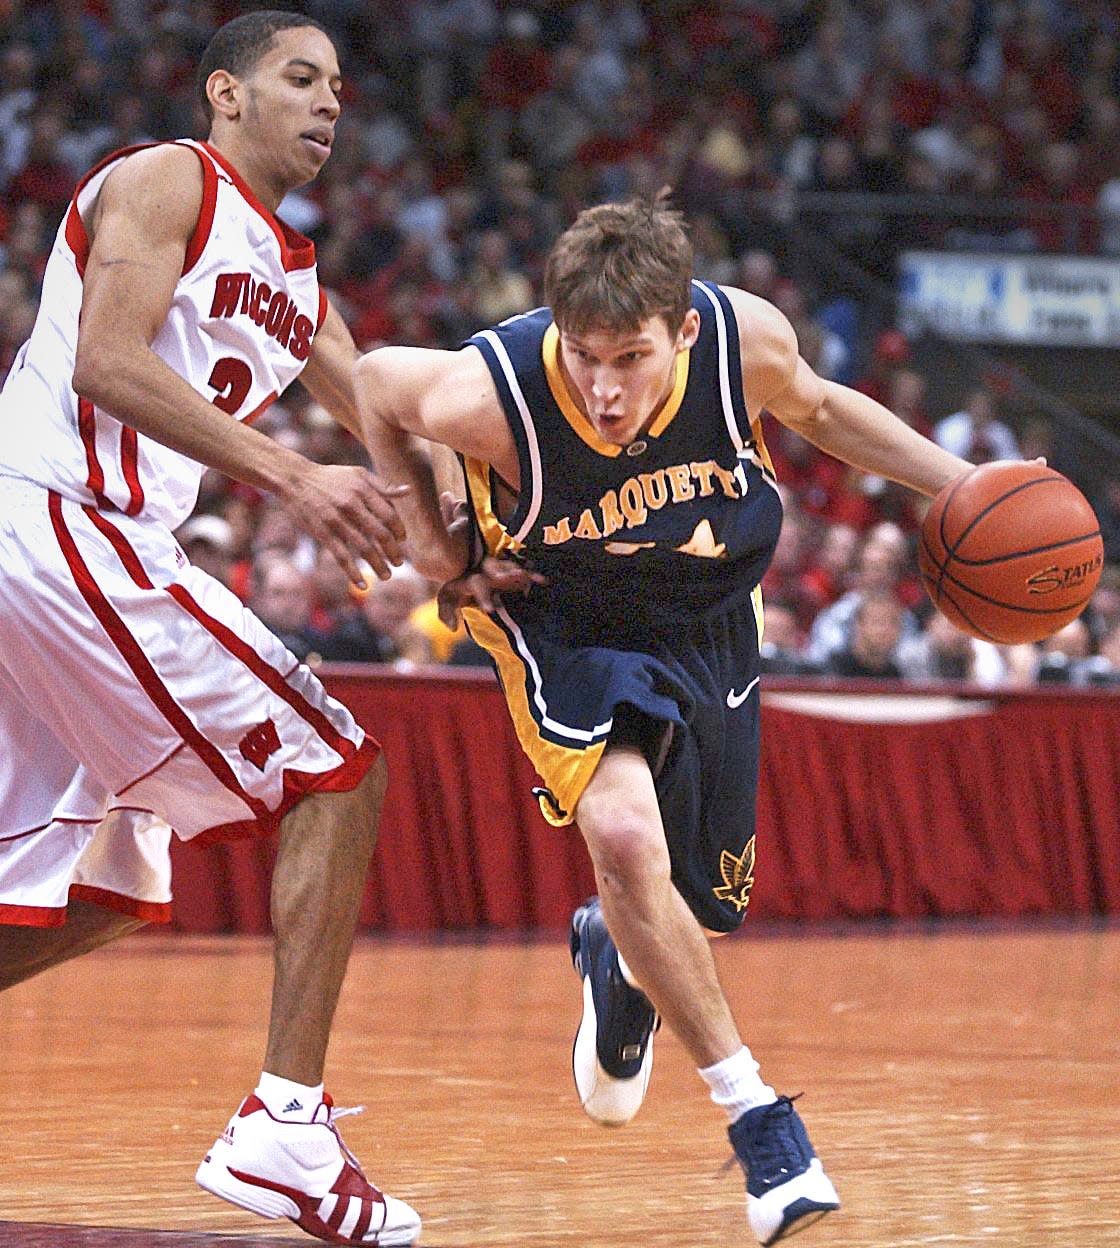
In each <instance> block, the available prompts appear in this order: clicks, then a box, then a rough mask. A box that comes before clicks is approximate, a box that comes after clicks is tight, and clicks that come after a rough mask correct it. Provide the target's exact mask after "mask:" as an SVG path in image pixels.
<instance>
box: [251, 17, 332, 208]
mask: <svg viewBox="0 0 1120 1248" xmlns="http://www.w3.org/2000/svg"><path fill="white" fill-rule="evenodd" d="M245 86H246V88H247V91H248V103H247V106H246V108H245V114H244V117H245V122H246V124H248V125H249V126H250V127H252V129H253V130H254V131H255V133H254V136H253V137H254V142H255V145H256V146H257V149H258V150H259V151H260V152H261V154H262V155H267V157H268V158H269V164H270V165H271V166H272V167H273V168H274V169H275V171H276V175H277V181H282V182H283V183H284V184H286V185H287V186H289V187H294V186H302V185H303V184H304V183H305V182H310V181H311V179H312V178H314V177H315V175H316V174H317V173H318V172H319V170H320V169H321V168H322V167H323V165H324V164H325V163H326V160H327V157H328V156H329V155H330V154H331V146H332V145H333V143H334V127H335V122H336V121H337V120H338V114H339V112H340V111H341V106H340V104H339V98H338V97H339V92H340V91H341V89H342V78H341V76H340V74H339V69H338V57H337V56H336V54H335V50H334V45H333V44H332V43H331V41H330V40H329V39H328V38H327V36H326V35H324V34H323V32H322V31H320V30H316V29H315V28H314V27H313V26H295V27H292V28H291V29H289V30H281V31H278V32H277V34H276V35H275V36H274V37H273V40H272V46H271V47H270V48H269V50H268V51H267V52H266V53H265V54H264V56H262V57H261V58H260V60H259V61H258V62H257V63H256V65H255V66H254V68H253V70H252V72H251V73H250V74H249V75H248V76H247V77H246V79H245Z"/></svg>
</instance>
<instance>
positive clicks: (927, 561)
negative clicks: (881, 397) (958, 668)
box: [918, 460, 1104, 643]
mask: <svg viewBox="0 0 1120 1248" xmlns="http://www.w3.org/2000/svg"><path fill="white" fill-rule="evenodd" d="M918 564H919V566H920V567H921V571H922V581H923V582H924V584H925V587H926V589H927V591H928V592H929V596H930V597H931V598H932V599H933V603H934V606H936V607H937V609H938V610H939V611H941V612H942V613H943V614H945V615H946V616H948V618H949V619H950V620H952V621H953V623H954V624H956V625H957V627H958V628H961V629H963V630H964V631H965V632H966V633H971V634H972V635H973V636H974V637H982V638H984V639H985V640H986V641H998V642H1008V643H1013V642H1023V641H1041V640H1042V638H1043V637H1049V636H1050V634H1051V633H1056V632H1057V631H1058V629H1060V628H1062V627H1063V626H1064V625H1066V624H1068V623H1069V622H1070V620H1073V619H1076V618H1077V616H1078V615H1080V614H1081V612H1082V611H1083V610H1084V608H1085V604H1086V603H1087V602H1088V601H1089V598H1090V596H1091V595H1092V593H1093V590H1094V589H1095V588H1096V586H1097V581H1098V580H1100V575H1101V567H1102V565H1103V564H1104V544H1103V542H1102V541H1101V530H1100V525H1099V523H1098V522H1097V517H1096V515H1095V513H1094V512H1093V509H1092V507H1090V506H1089V503H1088V500H1087V499H1086V498H1085V495H1084V494H1082V493H1081V491H1080V490H1079V489H1078V488H1077V486H1075V485H1074V484H1073V482H1072V481H1069V480H1068V479H1067V478H1065V477H1063V476H1062V474H1061V473H1060V472H1055V471H1054V469H1053V468H1047V467H1046V466H1045V465H1043V464H1038V463H1034V462H1013V461H1011V460H1000V461H997V462H995V463H991V464H981V466H980V467H979V468H974V469H973V470H972V471H971V472H967V473H965V474H964V476H962V477H958V478H957V479H956V480H955V481H950V482H949V484H948V485H947V486H945V488H944V489H943V490H942V491H941V493H940V494H938V495H937V497H936V498H935V499H934V500H933V503H932V505H931V506H930V509H929V512H928V514H927V515H926V518H925V523H924V524H923V525H922V542H921V546H920V548H919V550H918Z"/></svg>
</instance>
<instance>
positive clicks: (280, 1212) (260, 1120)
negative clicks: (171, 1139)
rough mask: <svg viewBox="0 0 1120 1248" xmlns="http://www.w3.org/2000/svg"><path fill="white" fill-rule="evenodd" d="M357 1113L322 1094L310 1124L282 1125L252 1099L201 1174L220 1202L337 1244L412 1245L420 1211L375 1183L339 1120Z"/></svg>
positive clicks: (200, 1180)
mask: <svg viewBox="0 0 1120 1248" xmlns="http://www.w3.org/2000/svg"><path fill="white" fill-rule="evenodd" d="M356 1112H357V1111H356V1110H336V1109H335V1108H334V1106H333V1103H332V1101H331V1098H330V1097H329V1096H324V1097H323V1101H322V1103H321V1104H320V1105H319V1106H318V1108H317V1109H316V1110H315V1115H314V1117H313V1119H312V1121H311V1122H283V1121H281V1120H280V1119H277V1118H274V1117H273V1116H272V1115H271V1114H270V1113H269V1112H268V1110H267V1109H266V1108H265V1105H264V1102H263V1101H262V1100H261V1099H260V1098H259V1097H258V1096H256V1095H255V1094H254V1095H252V1096H248V1097H246V1098H245V1100H244V1101H242V1102H241V1107H240V1109H238V1111H237V1113H236V1114H234V1116H233V1117H232V1118H231V1119H230V1121H229V1125H228V1126H227V1127H226V1129H225V1130H224V1131H223V1132H222V1134H221V1136H220V1137H219V1138H218V1139H217V1140H216V1141H215V1143H214V1145H213V1147H212V1148H211V1149H210V1151H209V1152H208V1153H207V1154H206V1156H205V1158H203V1161H202V1164H201V1165H200V1166H199V1167H198V1172H197V1173H196V1174H195V1179H196V1180H197V1182H198V1183H199V1185H200V1186H202V1187H204V1188H205V1189H206V1191H208V1192H212V1193H213V1194H214V1195H215V1196H220V1197H221V1198H222V1200H228V1201H229V1202H230V1203H231V1204H234V1205H240V1206H241V1208H242V1209H248V1210H250V1211H251V1212H253V1213H259V1214H260V1215H261V1217H264V1218H291V1219H292V1221H293V1222H295V1224H296V1225H297V1226H298V1227H299V1228H300V1229H301V1230H304V1231H306V1232H307V1233H308V1234H309V1235H314V1236H316V1237H317V1238H318V1239H325V1240H327V1241H328V1242H329V1243H332V1244H365V1245H371V1246H372V1245H376V1246H377V1248H400V1246H402V1245H405V1244H411V1243H414V1242H415V1241H416V1239H417V1238H418V1237H419V1235H420V1216H419V1214H417V1212H416V1211H415V1210H414V1209H412V1208H411V1207H410V1206H409V1205H406V1204H405V1203H404V1201H403V1200H397V1199H396V1198H395V1197H393V1196H387V1195H385V1194H384V1193H383V1192H379V1191H378V1190H377V1188H376V1187H374V1186H373V1185H372V1184H371V1183H369V1182H368V1180H367V1179H366V1177H365V1175H364V1174H363V1173H362V1169H361V1166H360V1165H359V1164H358V1160H357V1158H356V1157H355V1156H354V1154H353V1153H352V1152H351V1151H350V1150H349V1149H348V1148H347V1147H346V1145H345V1144H344V1143H343V1142H342V1136H341V1135H339V1133H338V1128H337V1127H336V1126H335V1120H336V1119H337V1118H340V1117H342V1116H344V1115H345V1114H348V1113H356Z"/></svg>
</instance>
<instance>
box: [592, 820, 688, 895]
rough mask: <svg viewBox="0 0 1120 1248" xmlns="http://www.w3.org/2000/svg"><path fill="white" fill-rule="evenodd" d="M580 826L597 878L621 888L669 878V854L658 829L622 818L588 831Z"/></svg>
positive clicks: (644, 822)
mask: <svg viewBox="0 0 1120 1248" xmlns="http://www.w3.org/2000/svg"><path fill="white" fill-rule="evenodd" d="M580 826H581V828H582V829H583V834H584V839H585V840H586V841H587V847H588V850H589V851H590V853H591V859H592V861H593V862H594V864H595V867H596V870H597V871H598V872H599V873H600V875H602V876H606V877H608V878H609V879H611V880H613V881H615V882H617V883H619V884H620V885H623V886H626V885H634V884H639V883H643V882H648V881H650V880H653V879H661V878H663V879H666V880H667V879H668V878H669V852H668V848H667V847H666V844H665V837H664V834H663V833H662V831H661V828H660V826H658V825H655V824H651V823H649V822H647V821H644V820H640V819H628V818H626V817H625V815H621V816H619V817H618V818H616V819H615V820H613V821H612V822H609V823H603V824H598V823H595V824H592V825H591V826H590V828H588V827H584V825H582V824H581V825H580Z"/></svg>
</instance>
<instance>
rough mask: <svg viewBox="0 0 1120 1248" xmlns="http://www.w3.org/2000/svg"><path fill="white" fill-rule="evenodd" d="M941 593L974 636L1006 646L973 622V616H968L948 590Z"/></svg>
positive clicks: (940, 591)
mask: <svg viewBox="0 0 1120 1248" xmlns="http://www.w3.org/2000/svg"><path fill="white" fill-rule="evenodd" d="M939 593H940V594H941V596H942V597H944V599H945V601H946V602H948V603H949V604H950V606H952V608H953V610H954V611H955V612H956V613H957V614H958V615H959V616H960V617H961V619H962V620H964V622H965V623H966V624H967V625H968V627H969V628H970V629H971V630H972V632H973V635H974V636H976V637H983V638H984V640H985V641H990V642H992V643H993V644H995V645H1003V644H1005V643H1003V642H1001V641H1000V639H999V638H998V637H994V636H993V635H992V634H991V633H989V632H988V631H987V630H986V629H983V628H981V627H980V625H979V624H977V623H976V622H975V621H974V620H973V618H972V616H970V615H969V614H968V612H967V611H966V610H965V609H964V607H962V606H961V604H960V603H959V602H958V601H957V600H956V599H955V598H954V597H953V595H952V594H950V593H949V592H948V591H947V590H939Z"/></svg>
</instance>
